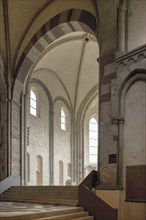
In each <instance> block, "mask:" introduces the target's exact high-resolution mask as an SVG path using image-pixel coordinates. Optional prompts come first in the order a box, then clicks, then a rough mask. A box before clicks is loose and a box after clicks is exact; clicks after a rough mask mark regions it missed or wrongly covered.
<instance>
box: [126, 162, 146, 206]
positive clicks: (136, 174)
mask: <svg viewBox="0 0 146 220" xmlns="http://www.w3.org/2000/svg"><path fill="white" fill-rule="evenodd" d="M126 201H130V202H132V201H133V202H146V165H137V166H127V167H126Z"/></svg>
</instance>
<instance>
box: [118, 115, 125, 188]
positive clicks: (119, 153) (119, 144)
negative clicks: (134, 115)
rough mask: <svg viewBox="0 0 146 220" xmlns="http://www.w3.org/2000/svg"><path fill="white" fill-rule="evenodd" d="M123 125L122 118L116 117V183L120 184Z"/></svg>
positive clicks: (121, 175) (121, 176)
mask: <svg viewBox="0 0 146 220" xmlns="http://www.w3.org/2000/svg"><path fill="white" fill-rule="evenodd" d="M123 127H124V119H123V118H119V119H118V133H119V134H118V136H119V140H118V172H117V185H119V186H122V178H123Z"/></svg>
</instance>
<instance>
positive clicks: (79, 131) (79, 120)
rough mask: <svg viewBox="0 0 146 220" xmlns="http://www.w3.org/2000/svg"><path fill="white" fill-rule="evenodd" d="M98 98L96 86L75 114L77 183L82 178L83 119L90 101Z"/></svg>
mask: <svg viewBox="0 0 146 220" xmlns="http://www.w3.org/2000/svg"><path fill="white" fill-rule="evenodd" d="M97 96H98V85H95V86H94V87H93V88H92V89H91V90H90V91H89V92H88V93H87V95H86V96H85V98H84V99H83V101H82V102H81V104H80V106H79V109H78V112H77V114H76V136H77V138H76V151H77V155H76V157H77V165H76V166H77V170H78V179H79V182H80V181H81V180H82V179H83V177H84V159H83V158H84V156H83V155H84V132H83V130H84V129H83V128H84V119H85V115H86V112H87V109H88V107H89V106H90V104H91V103H92V101H93V100H94V99H95V98H96V97H97Z"/></svg>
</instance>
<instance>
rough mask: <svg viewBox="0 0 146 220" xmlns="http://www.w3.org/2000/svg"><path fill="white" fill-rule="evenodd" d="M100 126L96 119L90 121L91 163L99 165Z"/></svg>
mask: <svg viewBox="0 0 146 220" xmlns="http://www.w3.org/2000/svg"><path fill="white" fill-rule="evenodd" d="M97 145H98V125H97V121H96V119H95V118H94V117H92V118H91V119H90V121H89V163H91V164H97Z"/></svg>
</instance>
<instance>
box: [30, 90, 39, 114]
mask: <svg viewBox="0 0 146 220" xmlns="http://www.w3.org/2000/svg"><path fill="white" fill-rule="evenodd" d="M30 114H31V115H34V116H37V96H36V93H35V92H34V91H33V90H32V89H31V90H30Z"/></svg>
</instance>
